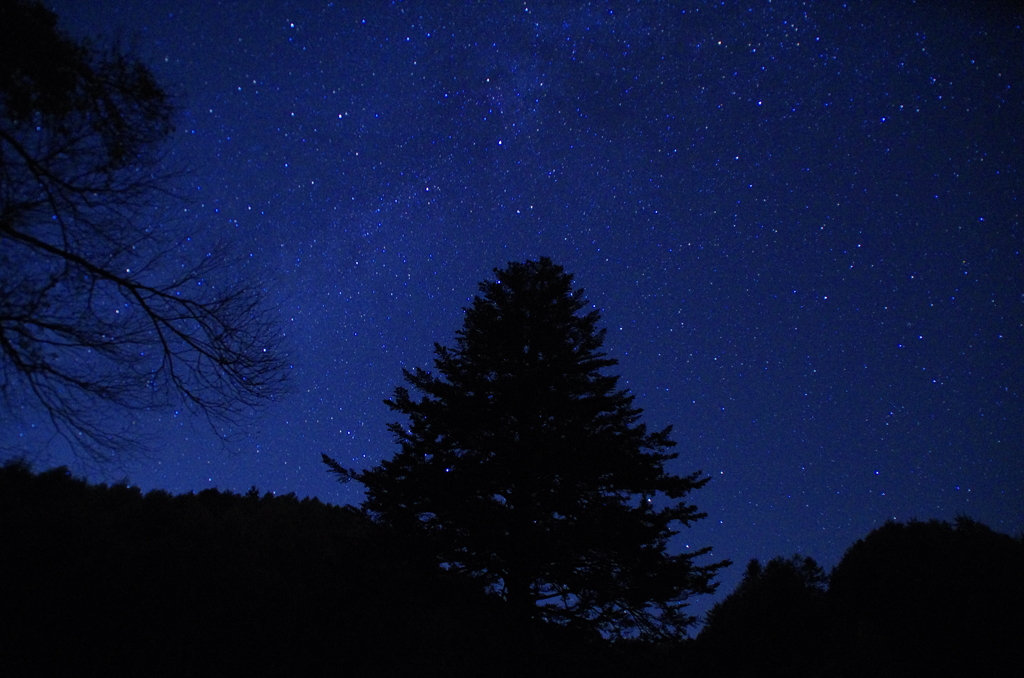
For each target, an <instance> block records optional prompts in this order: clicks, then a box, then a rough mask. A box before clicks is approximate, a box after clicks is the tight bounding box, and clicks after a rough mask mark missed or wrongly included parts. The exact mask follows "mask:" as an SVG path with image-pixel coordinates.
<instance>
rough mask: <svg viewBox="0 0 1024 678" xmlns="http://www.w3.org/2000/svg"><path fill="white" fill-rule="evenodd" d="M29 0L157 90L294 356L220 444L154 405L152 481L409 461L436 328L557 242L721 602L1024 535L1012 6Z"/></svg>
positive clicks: (185, 204)
mask: <svg viewBox="0 0 1024 678" xmlns="http://www.w3.org/2000/svg"><path fill="white" fill-rule="evenodd" d="M46 4H47V6H49V7H51V8H52V9H54V10H55V11H56V12H57V13H58V15H59V16H60V18H61V24H60V25H61V27H62V28H63V29H65V30H67V31H68V32H69V33H71V34H72V35H73V36H75V37H83V36H99V35H106V36H120V37H121V38H122V40H123V42H125V43H127V44H136V45H137V52H138V53H139V54H140V55H141V57H142V58H143V59H144V60H145V61H146V62H147V63H148V64H150V65H151V66H152V67H153V68H154V70H155V71H156V73H157V74H158V76H159V78H160V79H161V82H162V83H163V84H164V85H165V86H166V88H167V89H168V90H169V91H171V92H172V93H174V95H175V96H176V98H177V102H178V105H179V107H180V112H179V114H178V116H177V119H176V128H177V131H176V133H175V134H174V136H173V137H172V139H171V141H170V143H169V145H168V147H167V151H168V153H169V158H168V162H169V163H171V164H173V165H176V166H181V167H187V168H188V169H189V170H190V173H189V174H188V176H187V177H186V179H185V180H184V181H183V182H182V183H181V184H180V185H179V186H180V192H181V193H182V194H183V195H184V200H183V201H182V202H180V203H175V207H174V209H175V210H176V211H177V213H178V217H177V219H176V222H177V223H176V224H175V227H176V228H185V229H186V230H189V231H191V232H193V233H195V234H196V237H197V238H198V239H200V240H203V241H205V240H211V241H212V240H224V241H228V242H230V243H231V244H232V245H233V246H234V248H235V251H236V252H238V253H240V254H241V255H242V256H243V257H244V258H247V259H249V260H250V261H251V262H252V263H251V266H250V268H251V270H253V271H257V272H258V275H259V276H260V278H261V280H262V282H263V284H265V285H266V287H267V288H268V289H269V290H270V292H271V295H272V299H273V301H274V304H275V305H277V306H279V308H280V314H281V319H282V324H283V326H284V328H285V331H286V332H287V337H288V342H289V346H290V351H291V361H292V364H293V369H292V370H291V388H292V392H291V393H290V394H289V395H288V396H287V397H285V398H284V399H282V400H281V401H280V402H278V403H275V404H273V405H271V406H270V407H269V408H268V409H267V410H266V411H265V412H264V413H263V414H261V415H260V416H259V417H258V418H255V419H254V420H253V422H252V426H251V427H250V429H249V430H248V432H247V434H246V437H244V438H242V439H241V440H240V441H239V442H237V443H236V444H234V445H232V446H231V447H230V448H229V449H228V450H225V449H223V448H222V446H220V445H219V444H218V443H217V441H216V439H215V438H214V437H213V436H212V435H211V434H210V433H209V431H208V429H206V428H205V426H204V424H202V423H201V422H196V421H194V420H191V419H189V418H188V417H185V416H184V415H177V416H175V413H174V412H164V413H162V414H161V415H160V418H161V421H160V422H158V423H156V424H154V425H155V428H154V429H153V436H154V438H155V440H157V442H158V443H159V444H158V448H157V450H156V452H155V453H154V457H153V459H151V460H147V461H142V462H139V463H137V464H134V465H132V466H130V467H129V468H128V469H127V475H128V477H129V478H130V481H131V482H132V483H133V484H135V485H138V486H140V487H141V488H143V489H144V490H148V489H150V488H155V487H160V488H165V489H168V490H171V491H173V492H187V491H189V490H201V489H204V488H207V487H218V488H221V489H230V490H233V491H237V492H244V491H245V490H247V489H248V488H249V487H250V486H251V485H256V486H258V487H259V488H260V490H261V491H273V492H276V493H278V494H281V493H287V492H295V493H297V494H298V495H299V496H307V495H308V496H318V497H319V498H320V499H322V500H324V501H328V502H331V503H355V504H358V503H359V502H360V501H361V499H362V497H361V493H360V491H359V488H358V487H356V486H353V485H349V486H343V485H339V484H338V483H337V482H335V481H334V480H333V478H332V477H331V476H330V475H328V473H327V471H326V468H325V467H324V466H323V465H322V464H321V463H320V454H321V453H327V454H329V455H331V456H332V457H334V458H336V459H338V460H339V461H341V462H342V463H345V464H349V465H351V466H353V467H358V468H364V467H367V466H370V465H373V464H374V463H376V462H378V461H380V460H381V459H382V458H385V457H387V456H388V455H390V454H392V453H394V452H395V451H396V450H397V446H396V445H395V444H394V443H393V442H392V440H391V438H390V435H389V433H388V432H387V431H386V429H385V424H386V423H387V422H388V421H392V420H393V419H394V417H393V415H392V414H391V413H390V412H389V411H388V410H387V408H386V407H385V406H384V405H383V404H382V402H381V401H382V400H383V399H385V398H387V397H390V395H391V394H392V391H393V389H394V388H395V386H397V385H399V383H400V380H401V369H402V368H403V367H406V368H412V367H414V366H423V367H429V366H430V365H431V359H432V347H433V342H435V341H437V342H441V343H443V344H448V345H451V344H453V343H454V332H455V330H456V329H458V328H459V327H460V326H461V323H462V308H463V307H465V306H467V305H468V304H469V302H470V299H471V298H472V296H473V295H474V294H476V292H477V283H478V282H479V281H481V280H483V279H485V278H487V277H489V276H490V275H491V271H492V269H494V268H495V267H504V266H505V265H506V264H507V263H508V262H509V261H522V260H525V259H530V258H537V257H540V256H550V257H551V258H552V259H553V260H554V261H555V262H556V263H559V264H561V265H563V266H564V267H565V268H566V270H568V271H569V272H571V273H574V274H575V276H576V283H577V285H578V286H582V287H584V288H585V289H586V291H587V297H588V298H589V299H590V301H591V302H592V303H593V304H594V305H595V306H596V307H597V308H598V309H600V311H601V313H602V316H603V326H604V327H606V328H608V334H607V338H606V348H607V350H608V352H609V354H610V355H611V356H612V357H614V358H617V359H618V360H619V365H618V366H617V367H616V368H613V371H614V373H617V374H620V375H621V376H622V381H621V382H620V384H622V385H623V386H624V387H627V388H629V389H630V391H631V392H632V393H633V394H635V395H636V396H637V400H636V404H637V405H638V406H640V407H642V408H643V409H644V411H645V415H644V419H643V421H645V422H646V423H647V424H648V426H649V427H651V428H655V429H658V428H661V427H664V426H666V425H669V424H672V425H674V427H675V428H674V438H675V439H676V440H677V441H678V442H679V446H678V447H677V448H676V451H679V452H680V457H679V459H678V460H677V461H676V462H673V464H674V465H673V466H672V468H673V469H676V470H677V471H678V472H679V473H689V472H691V471H693V470H697V469H703V471H704V472H705V473H707V474H709V475H711V476H713V480H712V482H711V483H710V484H709V485H708V486H707V487H706V488H705V489H703V490H700V491H699V492H697V493H695V494H694V495H692V496H691V498H692V499H693V501H694V503H696V504H697V505H698V506H699V507H700V508H701V509H702V510H706V511H707V512H708V514H709V517H708V518H707V519H706V520H704V521H702V522H701V523H699V524H698V525H696V526H695V527H693V528H691V529H689V530H685V531H684V533H683V534H681V535H680V536H679V537H678V539H679V544H678V546H679V547H682V548H685V547H686V546H690V547H692V548H696V547H700V546H705V545H714V547H715V549H714V555H715V557H716V558H729V559H732V560H733V561H735V562H736V563H737V564H736V565H734V566H733V567H732V568H730V570H729V572H727V573H726V574H725V575H724V576H723V577H722V578H721V579H722V581H723V582H724V583H723V588H722V591H723V593H724V592H728V591H729V590H731V589H732V588H733V586H734V585H735V583H736V581H738V579H739V577H740V576H741V574H742V569H743V566H744V564H745V562H746V561H747V560H748V559H750V558H753V557H758V558H761V559H768V558H771V557H773V556H776V555H791V554H793V553H794V552H799V553H801V554H806V555H810V556H812V557H814V558H816V559H817V560H818V561H819V563H821V564H822V565H824V566H825V567H826V568H828V567H831V566H832V565H835V564H836V563H837V562H838V560H839V558H840V557H841V555H842V553H843V551H844V550H845V549H846V548H847V547H848V546H850V545H851V544H852V543H853V542H854V541H855V540H856V539H858V538H861V537H863V536H865V535H866V534H867V533H868V532H869V531H870V530H872V529H874V528H875V527H878V526H879V525H881V524H882V523H883V522H884V521H885V520H887V519H896V520H901V521H904V520H909V519H911V518H919V519H927V518H940V519H945V520H951V519H953V518H955V517H956V516H957V515H958V514H966V515H969V516H971V517H973V518H975V519H977V520H980V521H982V522H984V523H986V524H988V525H989V526H991V527H992V528H994V529H996V530H999V531H1002V532H1008V533H1011V534H1017V533H1019V532H1020V531H1021V530H1022V529H1024V491H1022V488H1024V461H1022V452H1024V443H1022V441H1024V398H1022V396H1024V257H1022V247H1024V243H1022V239H1024V228H1022V225H1021V210H1022V205H1021V194H1022V186H1024V172H1022V163H1024V29H1022V26H1024V23H1022V19H1021V17H1022V16H1024V15H1021V14H1020V13H1013V12H1011V11H1009V10H1007V9H1006V8H1005V7H1006V6H1005V5H1002V4H1000V3H997V2H988V3H980V4H979V3H956V2H918V3H913V2H908V1H899V0H893V1H891V2H848V3H839V2H815V3H810V2H795V1H779V0H775V1H770V0H763V1H758V2H748V3H742V4H740V3H734V2H718V3H711V2H657V3H655V2H649V3H626V2H589V3H555V2H540V3H537V4H536V5H534V4H533V3H523V2H504V3H496V2H495V3H464V2H451V3H442V2H420V3H417V2H394V3H390V4H386V3H384V2H365V3H356V2H341V1H338V2H326V1H317V2H314V1H301V2H274V1H271V0H266V1H262V2H257V1H252V2H241V1H240V2H213V1H210V0H203V1H202V2H198V1H197V2H184V1H181V0H179V1H174V2H171V1H166V0H138V1H134V2H133V1H129V0H122V1H121V2H112V1H109V0H108V1H101V0H95V1H94V0H64V1H60V2H55V1H47V2H46ZM58 461H61V460H58ZM120 474H121V472H120V471H118V472H117V474H116V475H120ZM97 479H98V478H97ZM721 597H722V596H721V594H720V595H719V596H718V598H719V599H720V598H721ZM701 607H703V605H702V606H701Z"/></svg>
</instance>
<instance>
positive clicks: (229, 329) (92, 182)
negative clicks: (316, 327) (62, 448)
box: [0, 0, 286, 463]
mask: <svg viewBox="0 0 1024 678" xmlns="http://www.w3.org/2000/svg"><path fill="white" fill-rule="evenodd" d="M172 113H173V106H172V104H171V101H170V97H169V96H168V95H167V94H166V92H165V91H164V90H163V89H162V88H161V87H160V86H159V85H158V84H157V82H156V80H155V79H154V77H153V75H152V73H151V72H150V71H149V69H147V68H146V67H145V66H144V65H143V64H142V63H141V62H140V61H138V60H137V59H136V58H134V57H133V56H132V55H131V54H129V53H128V52H127V51H125V50H123V49H121V48H120V47H118V46H114V47H112V48H109V49H99V48H96V47H93V46H92V45H90V44H88V43H78V42H75V41H73V40H71V39H69V38H67V37H66V36H64V35H63V34H61V33H60V32H59V31H57V29H56V17H55V15H53V14H52V13H51V12H49V11H48V10H46V9H45V8H44V7H43V6H42V5H40V4H38V3H35V2H24V1H16V2H10V1H6V0H5V1H4V2H2V3H0V399H2V401H3V402H4V408H3V409H4V410H5V413H4V414H2V415H0V416H2V419H3V420H4V426H12V427H15V426H18V425H19V421H20V420H21V417H20V416H19V414H18V413H19V412H22V411H29V412H34V413H37V414H38V413H42V414H43V420H44V421H46V422H47V424H48V426H50V427H52V431H51V433H53V434H56V435H59V436H61V437H62V438H64V439H65V440H66V441H67V442H68V443H70V445H71V447H72V449H73V450H74V451H75V452H76V454H79V455H84V456H83V459H86V460H89V461H92V462H98V463H106V462H110V461H113V460H116V459H118V458H120V457H123V456H125V455H126V454H130V453H132V452H136V451H139V450H141V449H142V445H141V443H140V442H139V439H138V437H137V435H136V434H134V433H133V432H132V431H131V430H130V429H131V426H130V424H128V423H126V422H127V421H129V420H130V419H131V417H130V416H127V417H126V416H124V412H125V411H138V410H147V409H152V408H159V407H165V406H184V407H186V408H188V409H190V410H192V411H193V412H194V413H198V414H201V415H203V416H205V417H206V418H207V420H208V421H209V422H210V423H211V424H213V425H214V426H216V425H218V424H220V423H224V422H232V421H234V420H236V419H237V418H238V417H239V416H240V415H242V414H243V413H246V412H248V411H249V410H250V409H251V408H254V407H257V406H259V405H261V404H263V403H264V402H265V401H267V400H268V399H269V398H272V397H273V396H275V395H276V394H278V393H279V392H280V391H281V389H282V386H283V380H284V375H285V368H286V364H285V362H284V359H283V357H282V355H281V344H280V331H279V328H278V326H277V324H276V322H275V319H274V316H273V313H271V311H270V309H269V308H268V306H267V303H266V301H265V292H264V291H261V290H260V289H259V288H258V287H257V286H255V285H253V284H250V283H247V282H246V281H245V280H243V279H242V278H241V277H240V274H239V267H237V266H235V265H234V263H233V262H232V261H231V260H230V259H229V258H228V257H227V256H226V255H225V254H224V252H223V251H219V250H218V251H200V252H199V254H198V256H197V255H196V254H195V253H194V252H195V250H197V246H196V244H195V243H192V242H191V240H190V239H189V238H187V237H184V236H183V235H182V234H181V233H180V232H178V231H177V230H176V229H174V228H171V227H168V226H167V225H166V224H165V223H162V222H161V220H160V218H159V217H160V215H159V208H158V206H159V205H160V204H161V203H163V202H166V200H165V198H166V197H167V196H168V193H169V191H168V189H167V186H168V185H169V183H168V182H169V180H170V178H171V177H170V175H169V174H168V173H166V172H163V171H162V169H161V168H162V167H163V165H164V163H163V161H162V158H161V155H160V150H161V148H162V147H163V142H164V141H165V140H166V139H167V137H168V136H169V135H170V133H171V132H172V129H173V128H172V124H171V117H172ZM118 410H120V412H121V414H120V415H118V413H117V411H118Z"/></svg>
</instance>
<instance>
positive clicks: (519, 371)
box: [324, 258, 724, 636]
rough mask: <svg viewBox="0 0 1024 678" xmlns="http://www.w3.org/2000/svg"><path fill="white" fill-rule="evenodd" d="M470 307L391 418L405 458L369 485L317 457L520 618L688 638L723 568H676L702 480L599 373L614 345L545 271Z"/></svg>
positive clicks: (372, 506) (686, 558)
mask: <svg viewBox="0 0 1024 678" xmlns="http://www.w3.org/2000/svg"><path fill="white" fill-rule="evenodd" d="M495 275H496V279H495V280H491V281H486V282H483V283H481V284H480V291H481V293H482V294H481V295H480V296H477V297H475V298H474V299H473V303H472V305H471V306H470V307H469V308H467V309H465V311H466V316H465V323H464V325H463V328H462V329H461V330H459V331H458V332H457V333H456V337H457V339H456V345H455V347H454V348H449V347H445V346H441V345H439V344H435V352H436V355H437V357H436V359H435V360H434V366H435V371H433V372H429V371H425V370H422V369H416V370H414V371H412V372H409V371H405V372H404V376H405V380H406V381H407V382H408V384H409V385H410V386H411V387H412V389H413V390H415V391H417V392H419V393H420V394H422V395H421V396H419V397H414V396H413V395H412V394H411V393H410V391H409V390H408V389H407V388H405V387H399V388H397V389H396V392H395V396H394V398H393V399H391V400H389V401H386V403H387V405H388V406H389V407H390V408H391V409H392V410H394V411H395V412H398V413H400V414H402V415H405V416H407V417H408V422H407V423H394V424H391V426H390V428H391V430H392V431H393V432H394V434H395V437H396V439H397V442H399V443H400V445H401V451H400V452H399V453H398V454H396V455H395V456H394V457H393V458H391V459H389V460H387V461H384V462H382V463H381V464H380V465H379V466H377V467H374V468H372V469H370V470H368V471H351V470H348V469H345V468H343V467H342V466H340V465H339V464H338V463H337V462H335V461H334V460H332V459H330V458H329V457H326V456H325V457H324V461H325V462H326V463H328V465H330V466H331V468H332V469H333V470H334V471H335V472H336V473H338V474H339V475H340V476H341V478H342V479H355V480H358V481H359V482H361V483H363V484H364V485H365V487H366V490H367V499H366V502H365V504H364V508H365V509H366V510H368V511H369V512H370V513H371V514H372V515H374V516H376V517H378V518H379V519H380V520H381V521H383V522H386V523H388V524H390V525H392V526H394V527H395V528H397V529H399V530H403V531H407V532H409V533H412V534H419V535H422V536H423V537H424V538H425V539H426V540H427V543H428V544H429V545H430V547H431V548H433V549H434V550H435V552H436V553H437V554H438V555H439V558H440V560H441V561H442V562H443V563H444V564H445V566H446V567H448V568H450V569H453V570H457V571H462V572H465V573H467V574H469V575H471V576H474V577H477V578H479V579H481V580H482V581H483V582H484V583H485V584H486V585H487V587H488V588H489V589H490V590H492V591H495V592H497V593H499V594H500V595H501V596H502V597H503V598H504V599H505V601H506V602H507V604H508V605H509V607H510V609H511V610H513V611H514V613H515V614H516V615H517V616H518V617H520V618H522V619H530V618H541V619H544V620H548V621H554V622H559V623H566V624H575V625H579V626H583V627H588V628H596V629H599V630H601V631H604V632H607V633H613V634H622V635H627V636H629V635H637V634H639V635H644V636H657V635H662V634H678V633H681V632H685V629H686V627H687V626H689V625H690V624H692V623H693V621H694V620H693V618H692V617H690V616H688V615H687V614H685V607H686V602H685V601H686V599H687V597H688V596H690V595H692V594H698V593H707V592H711V591H713V590H714V587H715V584H713V583H712V578H713V576H714V573H715V571H716V570H717V569H718V568H719V567H722V566H723V565H724V563H718V564H714V565H697V564H695V562H694V560H695V558H696V557H698V556H701V555H704V554H706V553H708V552H709V551H710V548H704V549H700V550H698V551H696V552H694V553H684V554H676V555H670V554H669V553H668V551H667V545H668V540H669V538H670V537H671V536H672V535H674V534H676V530H675V529H673V526H674V525H677V524H678V525H683V526H686V525H689V524H690V523H692V522H693V521H696V520H698V519H700V518H703V517H704V516H705V514H703V513H699V512H698V511H697V508H696V507H695V506H693V505H690V504H687V503H685V502H684V501H683V499H684V498H685V497H686V495H687V494H688V493H689V492H690V491H692V490H695V489H698V488H700V487H703V486H704V485H705V483H707V481H708V478H702V477H701V474H700V473H699V472H697V473H693V474H691V475H688V476H685V477H679V476H674V475H671V474H670V473H668V472H667V471H666V470H665V463H666V462H667V461H669V460H671V459H674V458H675V457H676V456H677V454H675V453H671V452H668V450H669V449H670V448H671V447H673V446H674V445H675V442H674V441H672V440H671V439H670V438H669V434H670V429H671V427H669V428H666V429H664V430H661V431H655V432H648V431H647V429H646V427H645V425H644V424H642V423H639V419H640V415H641V410H640V409H639V408H636V407H634V406H633V396H631V395H629V394H628V392H627V391H625V390H620V389H618V388H617V382H618V377H615V376H608V375H605V374H603V373H602V370H603V369H604V368H607V367H611V366H613V365H615V364H616V361H615V360H613V359H610V358H608V357H606V354H604V353H602V352H601V347H602V343H603V341H604V334H605V331H604V330H603V329H598V327H597V323H598V320H599V314H598V312H597V311H596V310H591V311H589V312H584V309H585V308H586V306H587V302H586V300H585V299H584V298H583V290H582V289H576V290H574V289H573V287H572V276H571V275H570V274H567V273H565V272H564V270H563V269H562V267H560V266H557V265H555V264H553V263H552V262H551V261H550V260H548V259H546V258H542V259H540V260H539V261H527V262H525V263H510V264H509V265H508V268H506V269H504V270H497V269H496V270H495Z"/></svg>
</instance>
